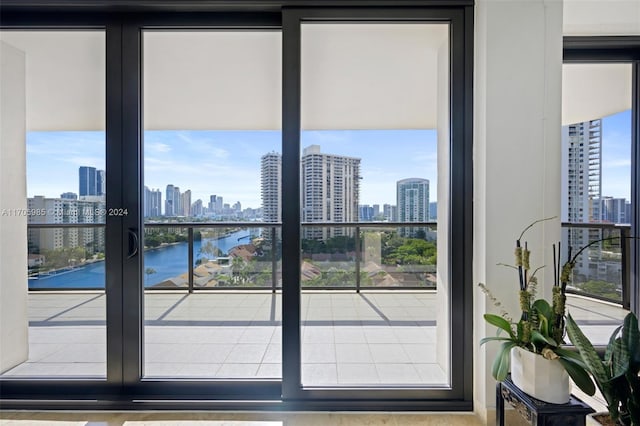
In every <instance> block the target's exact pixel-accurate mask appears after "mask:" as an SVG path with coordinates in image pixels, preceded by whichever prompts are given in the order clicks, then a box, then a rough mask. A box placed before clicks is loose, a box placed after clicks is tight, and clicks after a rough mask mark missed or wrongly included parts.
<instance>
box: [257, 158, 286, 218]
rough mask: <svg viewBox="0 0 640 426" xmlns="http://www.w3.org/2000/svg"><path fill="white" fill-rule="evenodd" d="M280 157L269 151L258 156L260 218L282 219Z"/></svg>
mask: <svg viewBox="0 0 640 426" xmlns="http://www.w3.org/2000/svg"><path fill="white" fill-rule="evenodd" d="M281 178H282V157H281V156H280V154H278V153H276V152H270V153H268V154H265V155H263V156H262V157H261V158H260V187H261V188H260V189H261V195H262V220H263V221H264V222H280V221H281V220H282V211H281V210H282V209H281V205H282V195H281V194H282V186H281V185H282V184H281Z"/></svg>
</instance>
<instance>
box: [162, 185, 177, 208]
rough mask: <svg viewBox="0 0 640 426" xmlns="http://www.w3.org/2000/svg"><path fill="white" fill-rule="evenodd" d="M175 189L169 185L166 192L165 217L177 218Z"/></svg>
mask: <svg viewBox="0 0 640 426" xmlns="http://www.w3.org/2000/svg"><path fill="white" fill-rule="evenodd" d="M175 204H176V203H175V188H174V187H173V185H171V184H169V185H167V189H166V191H165V200H164V215H165V216H175V215H176V213H175Z"/></svg>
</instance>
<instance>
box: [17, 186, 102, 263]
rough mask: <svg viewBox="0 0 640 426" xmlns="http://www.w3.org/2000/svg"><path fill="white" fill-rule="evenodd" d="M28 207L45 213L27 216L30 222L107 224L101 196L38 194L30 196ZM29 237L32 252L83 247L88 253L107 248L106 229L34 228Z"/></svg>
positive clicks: (29, 232)
mask: <svg viewBox="0 0 640 426" xmlns="http://www.w3.org/2000/svg"><path fill="white" fill-rule="evenodd" d="M27 206H28V208H29V209H34V210H37V211H41V212H45V213H46V214H41V215H30V216H29V217H28V219H27V221H28V223H29V224H38V223H50V224H73V223H101V222H102V223H104V216H103V215H100V214H99V212H100V211H103V210H104V207H105V205H104V202H103V201H100V199H99V198H97V199H96V201H85V200H75V199H70V198H45V197H43V196H41V195H37V196H35V197H32V198H28V199H27ZM27 238H28V242H29V247H30V251H33V252H41V251H42V250H59V249H63V248H76V247H80V248H82V249H84V250H85V253H87V254H93V253H94V252H96V251H98V250H101V249H102V247H104V228H72V227H69V228H52V229H34V228H31V229H29V230H28V234H27Z"/></svg>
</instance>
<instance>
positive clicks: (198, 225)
mask: <svg viewBox="0 0 640 426" xmlns="http://www.w3.org/2000/svg"><path fill="white" fill-rule="evenodd" d="M143 42H144V56H143V67H144V73H143V79H144V111H145V114H144V128H145V131H144V153H145V154H144V206H143V207H144V208H143V211H144V223H145V229H144V268H143V272H144V286H145V293H144V306H145V311H144V315H145V317H144V319H145V333H144V336H145V337H144V339H145V341H144V375H145V376H146V377H167V378H196V377H197V378H209V379H267V378H269V379H273V378H280V377H282V372H281V371H282V362H281V341H282V339H281V317H280V312H281V296H280V294H281V291H280V288H281V278H280V275H281V274H280V257H281V256H280V247H281V244H280V223H279V222H280V220H281V216H280V170H281V160H280V151H281V148H280V147H281V132H280V125H281V124H280V122H281V107H280V105H281V53H280V52H281V33H280V32H279V31H265V30H260V31H242V30H237V31H213V30H212V31H145V32H144V33H143Z"/></svg>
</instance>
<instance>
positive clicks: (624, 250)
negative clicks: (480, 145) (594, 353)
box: [561, 63, 637, 345]
mask: <svg viewBox="0 0 640 426" xmlns="http://www.w3.org/2000/svg"><path fill="white" fill-rule="evenodd" d="M632 71H633V70H632V65H631V64H626V63H580V64H564V65H563V117H562V123H563V126H562V222H564V223H563V226H562V246H563V247H566V250H567V251H565V250H563V253H561V255H562V257H563V259H565V258H567V256H568V254H569V253H571V252H573V253H577V252H578V250H580V249H581V248H582V247H584V246H585V245H587V244H589V243H591V242H593V241H595V240H599V239H601V238H609V239H608V240H606V241H603V242H601V243H597V244H594V245H593V246H591V247H589V249H587V250H586V251H584V252H583V253H582V254H580V255H579V256H578V257H577V258H576V266H575V268H574V270H573V275H572V277H571V285H570V286H569V287H568V292H569V295H568V296H567V306H568V310H569V312H570V313H571V316H572V317H573V318H574V319H575V320H576V322H578V324H580V327H581V328H582V329H583V330H584V331H585V334H587V336H588V337H589V338H590V340H591V341H592V342H594V343H597V344H599V345H606V344H607V343H608V341H609V337H610V336H611V333H612V332H613V330H614V329H615V328H616V327H617V326H618V325H620V324H621V323H622V321H623V319H624V317H625V315H626V314H628V313H629V308H630V300H631V277H630V275H629V271H630V268H629V266H628V263H629V261H630V259H631V255H630V244H629V240H628V238H627V239H625V237H629V236H630V233H631V217H632V209H633V208H634V203H633V202H632V201H631V144H632V137H631V133H632V132H631V129H632V120H631V118H632V114H631V104H632V102H631V100H632V99H631V93H632V91H631V87H632ZM586 86H589V87H591V88H592V90H589V91H587V92H585V91H584V90H583V89H584V87H586ZM635 205H636V208H637V202H636V203H635ZM585 224H591V225H590V227H589V226H588V225H585ZM621 237H622V238H621ZM569 250H570V251H569Z"/></svg>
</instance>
